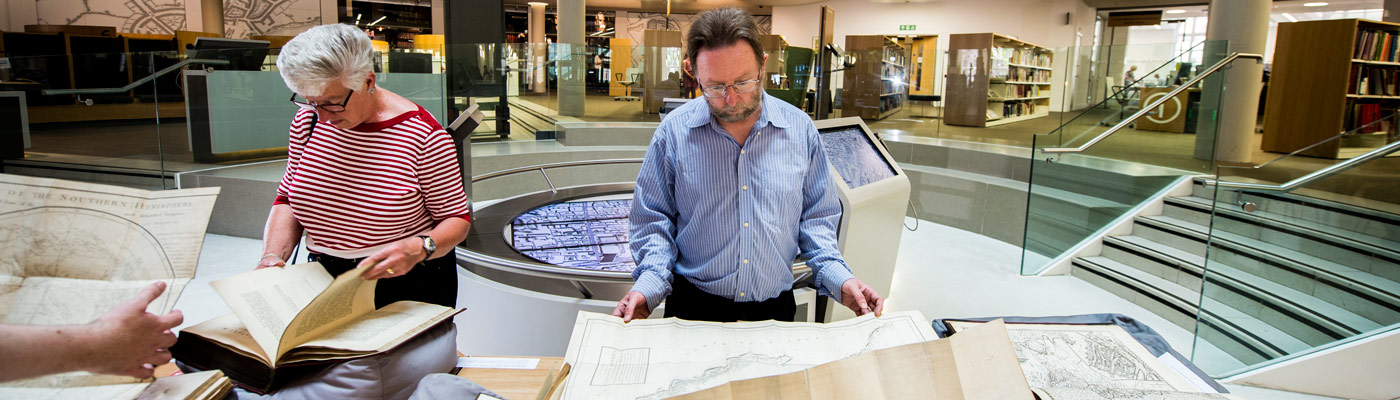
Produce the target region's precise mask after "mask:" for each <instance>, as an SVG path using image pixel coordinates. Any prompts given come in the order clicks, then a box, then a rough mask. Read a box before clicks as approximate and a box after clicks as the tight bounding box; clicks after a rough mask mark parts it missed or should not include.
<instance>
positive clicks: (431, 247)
mask: <svg viewBox="0 0 1400 400" xmlns="http://www.w3.org/2000/svg"><path fill="white" fill-rule="evenodd" d="M423 249H425V250H428V252H429V253H431V252H434V251H437V242H434V241H433V238H432V237H431V236H427V235H424V236H423Z"/></svg>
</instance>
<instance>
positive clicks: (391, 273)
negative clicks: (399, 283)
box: [384, 268, 394, 275]
mask: <svg viewBox="0 0 1400 400" xmlns="http://www.w3.org/2000/svg"><path fill="white" fill-rule="evenodd" d="M384 270H386V271H389V275H393V274H394V269H393V268H385V269H384Z"/></svg>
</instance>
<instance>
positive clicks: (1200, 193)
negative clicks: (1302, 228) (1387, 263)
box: [1192, 178, 1400, 242]
mask: <svg viewBox="0 0 1400 400" xmlns="http://www.w3.org/2000/svg"><path fill="white" fill-rule="evenodd" d="M1201 181H1202V179H1201V178H1197V179H1196V184H1195V185H1194V187H1193V188H1192V189H1193V193H1194V194H1195V196H1194V197H1199V198H1203V199H1206V201H1207V202H1208V201H1209V199H1210V198H1212V195H1213V194H1214V188H1213V187H1208V186H1203V185H1201ZM1220 197H1221V201H1222V202H1224V203H1226V204H1234V202H1235V201H1236V199H1238V198H1240V192H1237V191H1221V192H1220ZM1243 197H1244V198H1245V199H1247V200H1249V201H1251V202H1254V203H1256V204H1258V206H1259V210H1260V211H1267V212H1270V213H1273V214H1277V215H1284V216H1288V217H1292V218H1297V219H1300V220H1305V221H1310V222H1315V223H1321V224H1323V225H1326V226H1329V227H1334V228H1336V229H1337V230H1346V231H1350V232H1356V233H1360V234H1363V235H1367V236H1373V237H1378V238H1383V239H1386V240H1389V241H1392V242H1400V215H1396V214H1392V213H1388V212H1383V211H1378V210H1373V209H1368V208H1364V207H1358V206H1354V205H1351V204H1345V203H1338V202H1334V201H1330V200H1323V199H1318V198H1313V197H1308V196H1302V195H1297V194H1292V193H1256V192H1245V193H1244V195H1243ZM1256 212H1258V211H1256Z"/></svg>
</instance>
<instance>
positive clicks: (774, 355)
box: [563, 311, 938, 399]
mask: <svg viewBox="0 0 1400 400" xmlns="http://www.w3.org/2000/svg"><path fill="white" fill-rule="evenodd" d="M936 338H938V335H936V334H934V333H933V330H932V329H931V328H930V326H929V323H928V320H927V319H924V317H923V315H921V314H919V313H918V312H917V311H913V312H900V313H889V314H885V315H884V316H882V317H880V318H875V317H874V316H873V315H867V316H864V317H858V318H853V319H848V320H844V321H840V322H834V323H830V324H813V323H801V322H774V321H764V322H738V323H724V324H721V323H713V322H695V321H685V320H678V319H674V318H668V319H660V320H634V321H632V322H630V323H626V324H624V323H623V322H622V320H621V319H619V318H617V317H613V316H611V315H605V314H596V313H589V312H579V315H578V318H577V319H576V320H575V322H574V331H573V335H572V337H571V338H570V339H569V349H568V352H567V353H566V354H565V356H564V360H565V361H566V362H568V363H570V365H572V371H571V372H570V373H569V377H568V379H567V380H565V382H564V392H563V396H564V398H568V399H664V398H669V397H674V396H678V395H682V394H686V393H691V392H695V391H698V390H702V389H707V388H711V387H715V386H719V385H723V384H725V383H728V382H731V381H737V380H742V379H749V378H757V377H762V376H770V375H780V374H786V373H790V372H796V371H802V370H804V369H807V368H811V367H814V366H817V365H821V364H825V363H828V362H832V361H836V360H840V359H844V358H847V357H850V356H854V355H857V354H861V353H866V352H869V351H873V350H879V349H884V348H889V347H895V346H900V345H905V344H910V343H919V342H924V341H928V340H933V339H936Z"/></svg>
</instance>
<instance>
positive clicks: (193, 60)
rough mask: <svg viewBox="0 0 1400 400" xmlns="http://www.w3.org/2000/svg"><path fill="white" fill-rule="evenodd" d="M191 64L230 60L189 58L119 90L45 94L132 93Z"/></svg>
mask: <svg viewBox="0 0 1400 400" xmlns="http://www.w3.org/2000/svg"><path fill="white" fill-rule="evenodd" d="M190 64H212V65H226V64H228V60H204V59H197V58H187V59H185V60H184V61H180V62H177V63H175V65H171V66H169V67H165V69H162V70H160V71H156V73H154V74H150V75H147V76H146V77H144V78H141V79H137V80H136V81H135V82H131V83H130V84H128V85H126V86H122V87H119V88H97V89H44V94H45V95H62V94H111V93H121V92H129V91H131V90H132V89H135V88H136V87H137V86H141V85H144V84H146V82H150V81H153V80H156V78H159V77H161V76H164V75H165V74H168V73H170V72H172V71H175V70H178V69H180V68H184V67H185V66H186V65H190Z"/></svg>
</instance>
